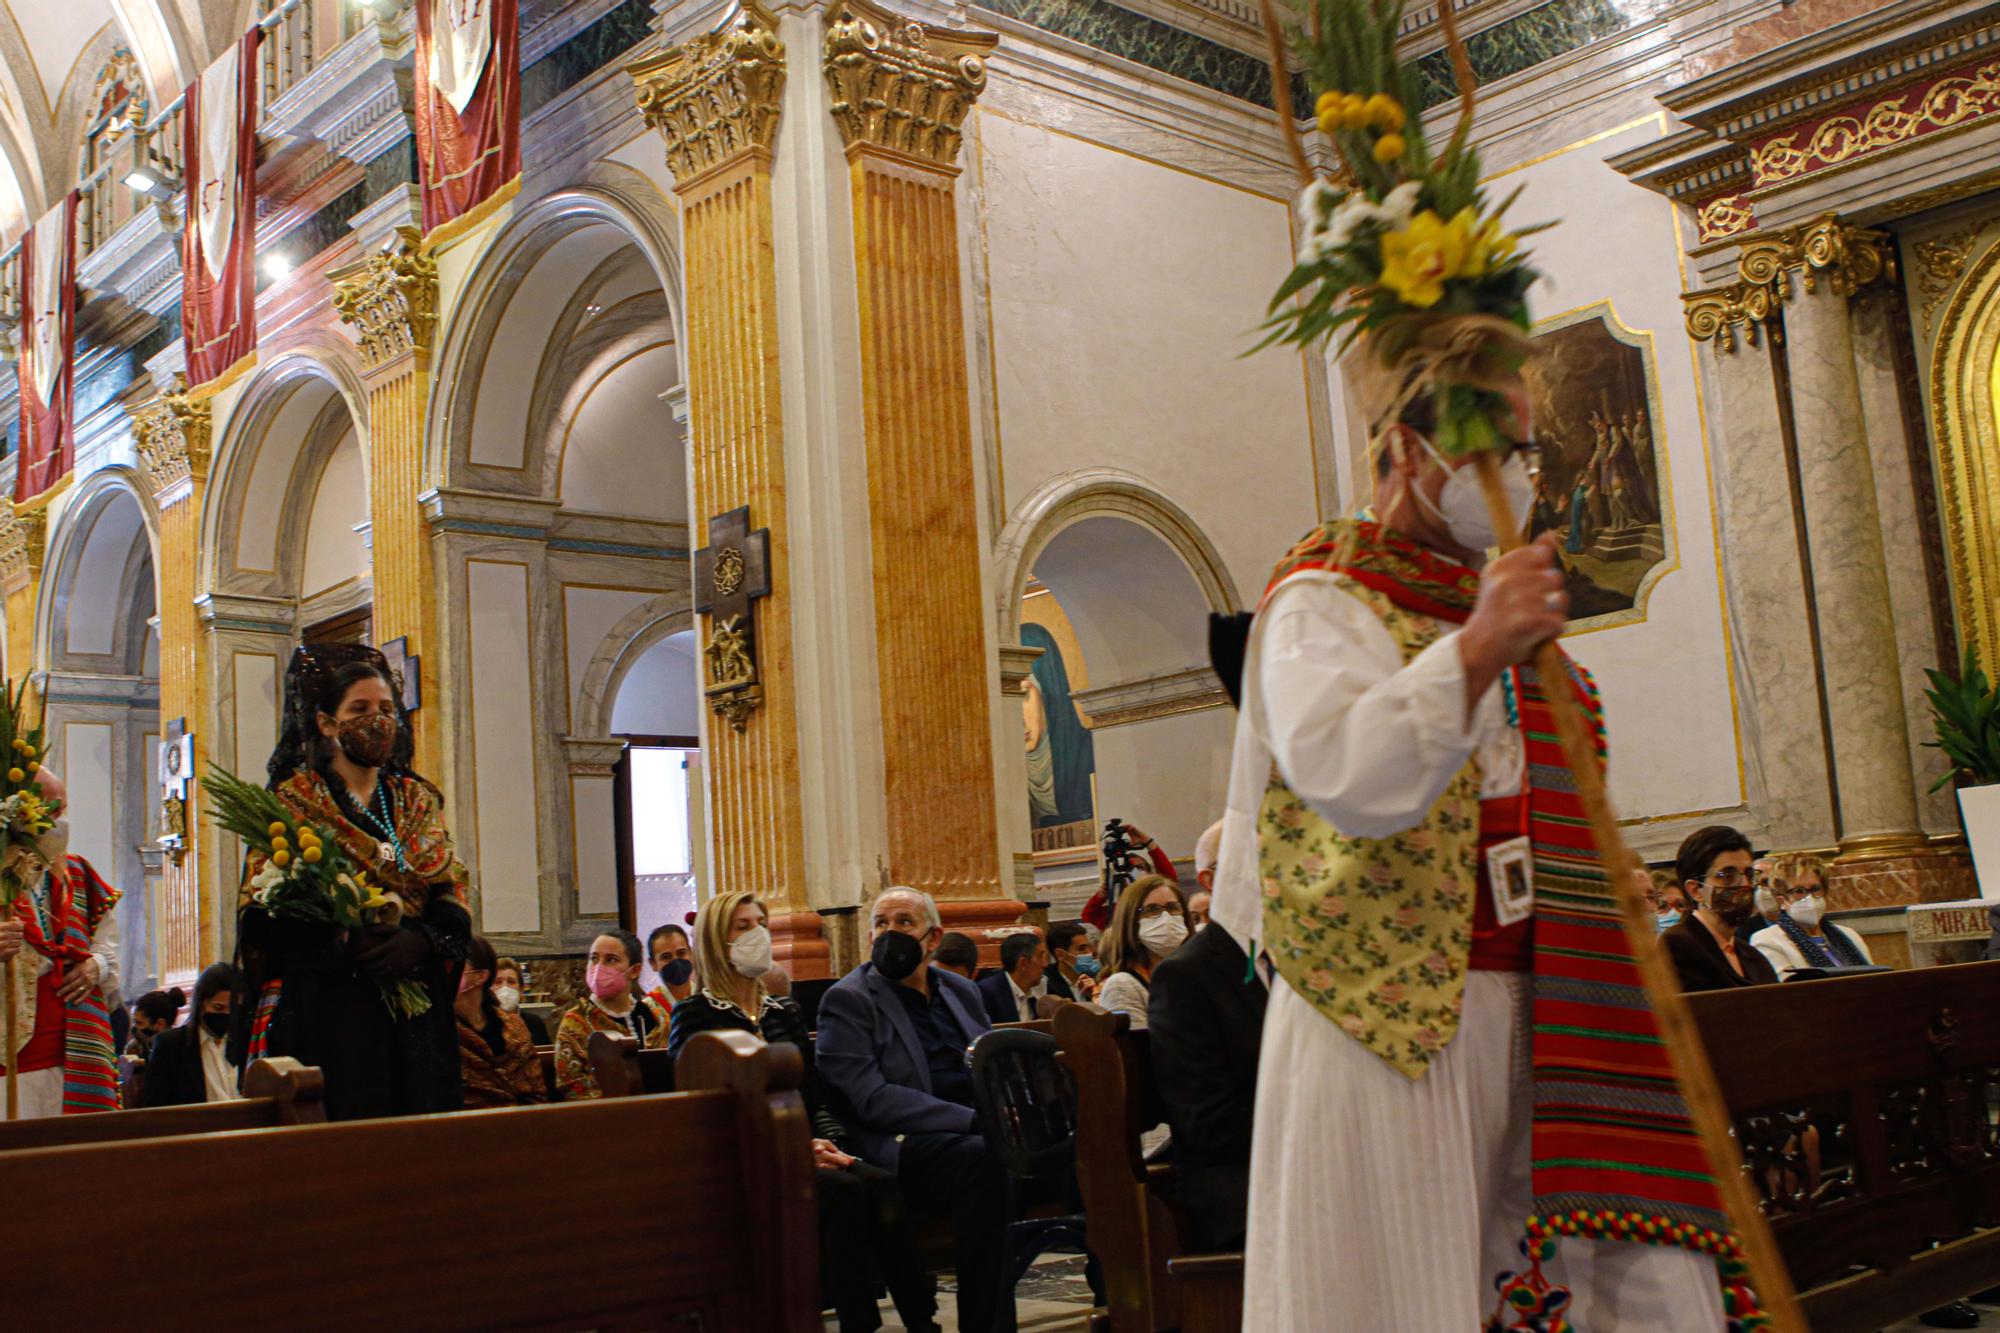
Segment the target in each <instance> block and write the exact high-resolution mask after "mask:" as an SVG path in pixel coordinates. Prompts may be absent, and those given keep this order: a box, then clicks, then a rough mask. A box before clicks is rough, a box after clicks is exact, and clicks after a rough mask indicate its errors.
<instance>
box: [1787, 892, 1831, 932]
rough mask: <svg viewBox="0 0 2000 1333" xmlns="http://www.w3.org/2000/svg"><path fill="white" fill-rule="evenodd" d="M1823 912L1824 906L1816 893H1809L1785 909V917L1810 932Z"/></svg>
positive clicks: (1824, 910)
mask: <svg viewBox="0 0 2000 1333" xmlns="http://www.w3.org/2000/svg"><path fill="white" fill-rule="evenodd" d="M1825 912H1826V904H1825V903H1823V902H1821V901H1820V900H1819V895H1818V894H1817V893H1809V894H1807V895H1806V896H1805V897H1803V898H1801V899H1799V900H1798V901H1797V902H1795V903H1793V904H1792V905H1791V906H1790V907H1787V908H1786V909H1785V915H1786V916H1788V917H1790V918H1791V919H1792V920H1794V921H1796V922H1798V923H1799V924H1800V925H1801V926H1804V927H1805V928H1806V929H1807V930H1811V929H1812V928H1813V927H1814V926H1817V925H1818V924H1819V919H1820V917H1821V916H1822V915H1824V914H1825Z"/></svg>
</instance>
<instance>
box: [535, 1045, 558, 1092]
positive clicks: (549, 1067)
mask: <svg viewBox="0 0 2000 1333" xmlns="http://www.w3.org/2000/svg"><path fill="white" fill-rule="evenodd" d="M535 1063H536V1064H538V1065H540V1066H541V1068H542V1086H543V1087H545V1088H547V1089H548V1090H549V1100H550V1101H552V1102H559V1101H561V1100H562V1099H563V1092H562V1087H561V1086H560V1085H559V1084H557V1082H556V1048H555V1047H553V1046H537V1047H536V1048H535Z"/></svg>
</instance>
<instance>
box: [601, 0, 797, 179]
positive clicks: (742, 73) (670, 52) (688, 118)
mask: <svg viewBox="0 0 2000 1333" xmlns="http://www.w3.org/2000/svg"><path fill="white" fill-rule="evenodd" d="M625 72H626V73H628V74H630V75H631V76H632V80H633V82H634V83H635V84H637V85H638V93H637V95H638V99H639V114H640V116H641V117H643V118H644V120H645V122H646V124H648V125H650V126H651V127H652V128H654V129H656V130H658V131H659V132H660V137H661V138H662V139H664V140H665V141H666V145H667V170H668V171H671V172H672V173H673V176H674V185H675V188H677V189H686V188H687V187H688V185H689V184H690V183H691V182H693V181H694V180H696V179H697V178H699V177H701V176H703V175H705V174H706V173H708V172H710V171H713V170H715V169H716V168H718V167H722V166H725V165H727V164H729V163H730V162H733V161H735V160H736V159H737V158H738V157H740V156H742V155H744V154H746V153H754V152H759V151H764V152H768V151H769V150H770V147H771V142H772V140H773V139H775V138H776V137H777V133H778V115H779V109H780V106H781V104H782V101H783V98H784V92H785V44H784V43H783V42H781V41H779V40H778V19H777V16H776V15H774V14H773V13H771V11H769V10H768V9H765V8H764V7H763V6H762V5H760V4H757V3H756V0H748V3H746V4H744V6H743V8H742V10H741V11H740V12H738V13H737V15H736V16H735V17H734V18H733V19H731V20H730V22H729V24H728V26H726V27H724V28H722V29H720V30H718V31H716V32H711V33H704V34H702V35H701V36H699V37H696V38H694V39H693V40H692V41H688V42H684V43H682V44H681V45H679V46H670V47H668V48H666V49H665V50H663V51H657V52H655V53H654V54H652V55H649V56H642V57H641V58H639V59H638V60H634V61H632V62H631V63H630V64H628V65H626V66H625Z"/></svg>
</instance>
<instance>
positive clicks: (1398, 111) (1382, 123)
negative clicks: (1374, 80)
mask: <svg viewBox="0 0 2000 1333" xmlns="http://www.w3.org/2000/svg"><path fill="white" fill-rule="evenodd" d="M1408 120H1409V117H1408V116H1406V115H1405V114H1404V113H1403V104H1402V103H1401V102H1398V101H1397V100H1396V99H1395V98H1393V97H1391V96H1389V94H1387V93H1376V94H1375V95H1374V96H1373V97H1371V98H1369V99H1368V123H1369V124H1371V125H1373V126H1374V127H1375V128H1376V129H1378V130H1382V131H1385V132H1387V133H1394V132H1395V131H1397V130H1400V129H1402V128H1403V126H1404V125H1405V124H1406V123H1408Z"/></svg>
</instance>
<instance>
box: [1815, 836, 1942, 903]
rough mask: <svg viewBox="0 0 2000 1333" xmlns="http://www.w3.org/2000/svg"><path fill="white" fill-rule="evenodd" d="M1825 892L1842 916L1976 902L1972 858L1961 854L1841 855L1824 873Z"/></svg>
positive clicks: (1929, 852)
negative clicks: (1860, 911)
mask: <svg viewBox="0 0 2000 1333" xmlns="http://www.w3.org/2000/svg"><path fill="white" fill-rule="evenodd" d="M1826 887H1827V893H1828V896H1829V897H1831V898H1832V899H1833V901H1834V903H1835V904H1837V906H1838V908H1839V910H1841V911H1848V910H1851V909H1855V908H1861V907H1907V906H1909V905H1910V904H1911V903H1949V902H1958V901H1961V900H1963V899H1966V898H1977V897H1978V896H1979V881H1978V880H1977V879H1976V878H1974V876H1973V873H1972V854H1971V853H1970V852H1967V851H1966V850H1964V849H1963V848H1938V849H1935V850H1924V851H1918V852H1914V853H1912V854H1908V855H1902V856H1883V855H1861V856H1851V855H1846V854H1843V855H1842V856H1841V858H1840V859H1839V860H1837V861H1835V862H1834V863H1833V865H1832V866H1831V867H1830V868H1829V869H1828V871H1827V885H1826Z"/></svg>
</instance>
